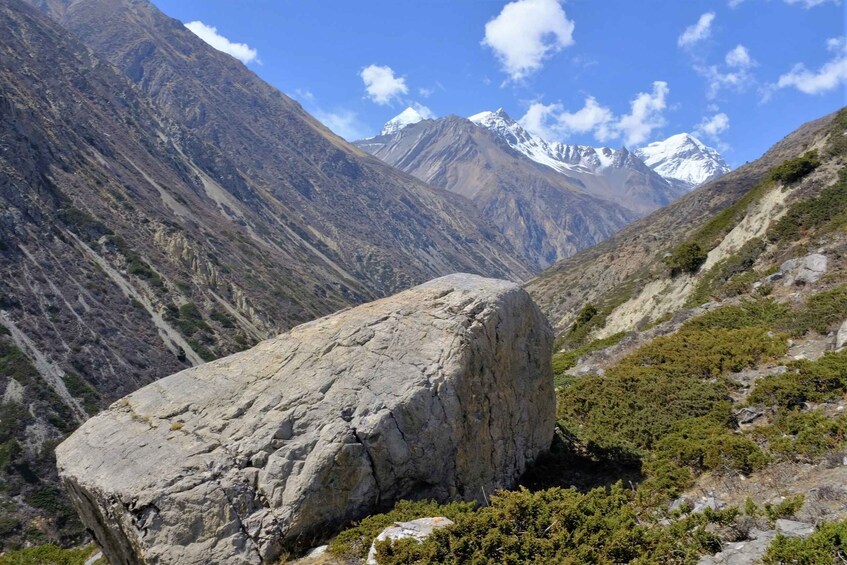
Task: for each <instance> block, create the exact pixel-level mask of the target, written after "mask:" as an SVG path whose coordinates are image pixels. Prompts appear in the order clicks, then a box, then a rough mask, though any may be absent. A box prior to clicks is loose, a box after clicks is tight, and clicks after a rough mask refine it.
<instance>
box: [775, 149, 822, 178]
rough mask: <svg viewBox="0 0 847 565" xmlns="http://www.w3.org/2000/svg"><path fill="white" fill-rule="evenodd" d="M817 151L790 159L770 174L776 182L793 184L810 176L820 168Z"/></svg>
mask: <svg viewBox="0 0 847 565" xmlns="http://www.w3.org/2000/svg"><path fill="white" fill-rule="evenodd" d="M820 164H821V162H820V159H818V152H817V151H808V152H807V153H805V154H803V155H801V156H800V157H795V158H793V159H788V160H786V161H784V162H783V163H782V164H780V165H779V166H777V167H774V169H773V170H771V172H770V178H771V180H773V181H774V182H781V183H784V184H793V183H795V182H797V181H799V180H801V179H802V178H803V177H805V176H807V175H808V174H810V173H811V172H812V171H814V170H815V169H817V168H818V167H819V166H820Z"/></svg>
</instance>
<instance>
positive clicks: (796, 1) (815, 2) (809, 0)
mask: <svg viewBox="0 0 847 565" xmlns="http://www.w3.org/2000/svg"><path fill="white" fill-rule="evenodd" d="M784 1H785V3H786V4H788V5H791V6H801V7H803V8H806V9H807V10H808V9H809V8H814V7H815V6H821V5H823V4H827V3H829V2H832V3H833V4H840V3H841V0H784ZM742 2H744V0H729V1H728V2H727V4H728V5H729V7H730V8H735V7H736V6H738V5H739V4H741V3H742Z"/></svg>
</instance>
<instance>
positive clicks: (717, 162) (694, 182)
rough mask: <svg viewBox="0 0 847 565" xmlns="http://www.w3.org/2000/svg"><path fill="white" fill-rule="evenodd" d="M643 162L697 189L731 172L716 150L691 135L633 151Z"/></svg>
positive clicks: (666, 175)
mask: <svg viewBox="0 0 847 565" xmlns="http://www.w3.org/2000/svg"><path fill="white" fill-rule="evenodd" d="M635 154H636V155H638V156H639V157H640V158H641V159H642V160H643V161H644V163H645V164H646V165H647V166H648V167H650V168H651V169H653V170H654V171H656V172H657V173H659V174H660V175H662V176H663V177H665V178H666V179H669V180H671V181H675V182H678V183H681V184H683V185H687V186H688V187H690V188H694V187H695V186H699V185H701V184H703V183H706V182H708V181H710V180H713V179H716V178H717V177H719V176H721V175H724V174H726V173H728V172H729V171H730V168H729V166H728V165H727V164H726V161H724V159H723V157H721V154H720V153H718V151H717V150H715V149H713V148H711V147H709V146H707V145H706V144H704V143H703V142H702V141H700V140H699V139H697V138H696V137H694V136H693V135H691V134H690V133H678V134H676V135H672V136H670V137H669V138H667V139H665V140H663V141H654V142H653V143H650V144H649V145H646V146H644V147H642V148H640V149H636V150H635Z"/></svg>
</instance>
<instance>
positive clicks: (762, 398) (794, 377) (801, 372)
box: [748, 351, 847, 409]
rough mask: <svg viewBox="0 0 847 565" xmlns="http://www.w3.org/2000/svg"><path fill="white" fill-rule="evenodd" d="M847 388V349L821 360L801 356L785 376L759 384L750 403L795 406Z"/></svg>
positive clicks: (826, 398) (778, 376) (835, 394)
mask: <svg viewBox="0 0 847 565" xmlns="http://www.w3.org/2000/svg"><path fill="white" fill-rule="evenodd" d="M845 391H847V351H842V352H839V353H827V354H825V355H824V356H823V357H821V358H820V359H818V360H817V361H809V360H807V359H800V360H797V361H793V362H791V363H790V364H789V365H788V370H787V371H786V372H785V373H783V374H781V375H770V376H767V377H765V378H763V379H761V380H759V381H758V382H757V383H756V386H755V387H754V388H753V390H752V391H751V392H750V396H749V397H748V402H749V403H750V404H758V405H763V406H779V407H781V408H786V409H791V408H794V407H797V406H800V405H802V404H803V403H805V402H821V401H824V400H829V399H831V398H834V397H836V396H840V395H842V394H844V392H845Z"/></svg>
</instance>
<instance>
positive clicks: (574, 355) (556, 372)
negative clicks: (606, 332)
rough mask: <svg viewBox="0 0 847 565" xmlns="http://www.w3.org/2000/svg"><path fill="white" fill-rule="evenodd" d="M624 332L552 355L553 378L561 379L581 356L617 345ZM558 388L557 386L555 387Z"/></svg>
mask: <svg viewBox="0 0 847 565" xmlns="http://www.w3.org/2000/svg"><path fill="white" fill-rule="evenodd" d="M625 335H626V332H619V333H616V334H614V335H610V336H609V337H605V338H603V339H595V340H593V341H591V342H589V343H587V344H585V345H583V346H581V347H577V348H576V349H572V350H570V351H560V352H558V353H555V354H553V378H554V379H556V378H561V377H562V375H564V373H565V371H567V370H568V369H571V368H573V367H575V366H576V362H577V361H578V360H579V358H580V357H582V356H583V355H588V354H589V353H592V352H594V351H599V350H601V349H606V348H607V347H612V346H613V345H617V343H618V342H620V340H621V339H623V338H624V336H625ZM557 386H558V385H557Z"/></svg>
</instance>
